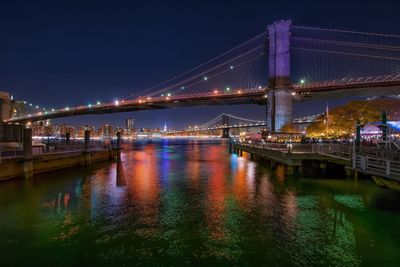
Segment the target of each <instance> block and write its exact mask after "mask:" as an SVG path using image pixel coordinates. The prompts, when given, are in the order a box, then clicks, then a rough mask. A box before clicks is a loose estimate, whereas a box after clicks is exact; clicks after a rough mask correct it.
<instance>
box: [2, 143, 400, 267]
mask: <svg viewBox="0 0 400 267" xmlns="http://www.w3.org/2000/svg"><path fill="white" fill-rule="evenodd" d="M133 146H134V149H133V150H125V151H124V152H123V154H122V162H121V163H110V162H105V163H99V164H94V165H92V166H91V167H90V168H75V169H68V170H62V171H58V172H52V173H47V174H43V175H37V176H35V177H34V179H33V180H32V181H24V180H22V179H19V180H12V181H6V182H2V183H0V266H185V265H187V266H189V265H190V266H320V265H324V266H378V265H379V266H381V265H384V266H396V265H397V266H399V265H400V264H399V263H400V194H398V193H396V192H393V191H389V190H384V189H381V188H379V187H377V186H376V185H374V184H373V183H372V182H371V181H368V180H358V181H357V182H355V181H353V180H345V179H341V180H333V179H330V180H328V179H316V178H307V177H286V176H285V172H284V168H281V167H279V166H278V168H277V169H276V170H274V171H272V170H270V169H269V168H268V167H267V164H266V163H263V162H253V161H250V160H249V159H246V158H244V157H238V156H236V155H229V153H228V152H227V148H226V145H225V144H221V143H220V142H210V141H199V140H197V141H196V140H189V141H184V140H175V141H171V140H169V141H168V140H161V141H159V142H152V143H149V142H148V143H136V144H134V145H133Z"/></svg>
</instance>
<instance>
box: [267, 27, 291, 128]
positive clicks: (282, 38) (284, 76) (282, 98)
mask: <svg viewBox="0 0 400 267" xmlns="http://www.w3.org/2000/svg"><path fill="white" fill-rule="evenodd" d="M291 25H292V21H291V20H280V21H276V22H274V23H273V24H271V25H269V26H268V39H269V81H268V83H269V84H268V89H269V91H268V93H267V127H268V129H269V130H271V131H279V130H280V129H281V128H282V126H283V125H285V124H286V123H288V122H290V121H291V120H292V113H293V96H292V92H293V90H292V86H291V82H290V30H291Z"/></svg>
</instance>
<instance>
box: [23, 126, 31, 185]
mask: <svg viewBox="0 0 400 267" xmlns="http://www.w3.org/2000/svg"><path fill="white" fill-rule="evenodd" d="M23 148H24V162H23V165H24V166H23V170H24V176H25V178H27V179H29V178H32V177H33V161H32V129H31V128H26V129H24V143H23Z"/></svg>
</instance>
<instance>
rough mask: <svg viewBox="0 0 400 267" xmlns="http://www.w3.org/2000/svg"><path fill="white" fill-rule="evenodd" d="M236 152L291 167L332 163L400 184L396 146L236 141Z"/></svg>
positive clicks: (399, 158) (399, 156) (399, 164)
mask: <svg viewBox="0 0 400 267" xmlns="http://www.w3.org/2000/svg"><path fill="white" fill-rule="evenodd" d="M233 150H235V151H236V152H239V153H241V152H240V151H245V152H248V153H250V154H255V155H258V156H261V157H263V158H266V159H269V160H273V161H277V162H279V163H282V164H284V165H286V166H288V167H301V166H302V165H303V162H304V161H305V160H316V161H321V162H332V163H335V164H340V165H344V166H345V168H346V169H347V170H352V171H354V172H355V173H358V172H360V173H363V174H367V175H372V176H378V177H382V178H388V179H391V180H395V181H398V182H400V150H399V149H398V148H396V147H395V146H385V147H382V146H381V147H379V146H363V145H361V146H359V147H355V146H354V145H353V144H335V143H330V144H325V143H321V144H297V143H289V144H283V143H269V142H252V141H250V142H246V143H245V142H235V143H233Z"/></svg>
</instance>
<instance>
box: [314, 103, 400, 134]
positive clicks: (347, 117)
mask: <svg viewBox="0 0 400 267" xmlns="http://www.w3.org/2000/svg"><path fill="white" fill-rule="evenodd" d="M382 111H386V112H387V113H388V115H389V120H390V119H392V118H396V117H397V116H398V115H399V114H400V101H399V100H396V99H376V100H372V101H366V100H365V101H364V100H357V101H351V102H349V103H347V104H345V105H343V106H339V107H335V108H333V109H332V110H331V111H330V112H329V117H328V118H326V116H325V115H323V116H321V117H320V118H319V119H320V121H319V122H317V123H314V124H312V125H310V126H308V127H307V129H306V131H307V134H308V135H309V136H310V137H322V136H323V137H327V138H338V137H350V136H351V134H352V133H354V132H355V126H356V122H357V120H359V121H360V122H361V124H366V123H369V122H378V121H380V120H381V115H382Z"/></svg>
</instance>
